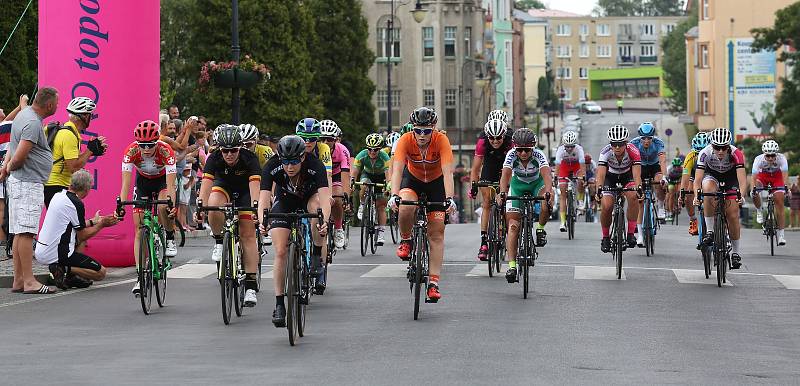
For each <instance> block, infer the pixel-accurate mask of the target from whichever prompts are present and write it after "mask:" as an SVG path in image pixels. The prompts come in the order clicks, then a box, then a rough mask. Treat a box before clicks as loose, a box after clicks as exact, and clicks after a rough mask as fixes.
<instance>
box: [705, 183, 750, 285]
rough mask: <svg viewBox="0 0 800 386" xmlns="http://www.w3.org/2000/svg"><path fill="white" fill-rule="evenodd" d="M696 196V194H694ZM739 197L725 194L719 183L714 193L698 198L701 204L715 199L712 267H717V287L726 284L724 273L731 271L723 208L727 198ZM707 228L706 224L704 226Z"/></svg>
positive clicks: (738, 194) (729, 193) (728, 239)
mask: <svg viewBox="0 0 800 386" xmlns="http://www.w3.org/2000/svg"><path fill="white" fill-rule="evenodd" d="M695 194H697V193H695ZM732 196H733V197H739V196H740V192H739V191H738V190H737V191H736V192H727V191H725V184H724V183H720V184H719V186H718V187H717V191H716V192H714V193H704V192H700V195H699V198H700V202H701V203H702V202H703V200H704V198H705V197H714V198H716V205H715V208H714V240H713V245H712V246H711V247H712V252H713V254H714V265H715V266H716V267H717V286H718V287H722V284H723V283H725V282H726V274H725V272H726V271H727V270H729V269H731V267H732V265H731V259H730V254H729V252H730V249H729V247H728V243H729V241H730V235H729V234H728V219H727V217H726V216H725V206H726V205H727V204H728V201H729V200H728V197H732ZM706 226H708V224H706Z"/></svg>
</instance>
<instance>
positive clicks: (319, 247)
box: [306, 193, 333, 262]
mask: <svg viewBox="0 0 800 386" xmlns="http://www.w3.org/2000/svg"><path fill="white" fill-rule="evenodd" d="M318 208H320V203H319V193H314V194H313V195H311V197H309V198H308V201H307V202H306V210H308V213H317V209H318ZM310 223H311V238H312V239H313V242H312V243H311V244H312V246H311V256H312V257H316V258H317V260H318V261H320V262H321V259H322V256H323V255H324V253H326V252H327V251H323V248H324V247H327V243H326V241H327V238H326V237H322V236H321V235H320V234H319V229H318V227H317V224H319V220H318V219H316V218H312V219H311V220H310ZM327 237H333V235H327Z"/></svg>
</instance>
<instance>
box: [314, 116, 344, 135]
mask: <svg viewBox="0 0 800 386" xmlns="http://www.w3.org/2000/svg"><path fill="white" fill-rule="evenodd" d="M319 128H320V136H322V137H333V138H339V137H340V136H341V135H342V130H341V129H340V128H339V125H337V124H336V122H334V121H332V120H330V119H323V120H321V121H320V122H319Z"/></svg>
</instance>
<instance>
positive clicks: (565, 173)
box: [558, 163, 581, 183]
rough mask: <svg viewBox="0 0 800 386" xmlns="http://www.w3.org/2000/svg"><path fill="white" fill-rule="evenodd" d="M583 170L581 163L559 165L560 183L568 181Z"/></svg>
mask: <svg viewBox="0 0 800 386" xmlns="http://www.w3.org/2000/svg"><path fill="white" fill-rule="evenodd" d="M580 170H581V164H579V163H576V164H563V163H562V164H561V165H559V166H558V182H559V183H566V182H567V178H568V177H569V176H570V175H572V176H573V177H575V176H577V175H578V172H579V171H580Z"/></svg>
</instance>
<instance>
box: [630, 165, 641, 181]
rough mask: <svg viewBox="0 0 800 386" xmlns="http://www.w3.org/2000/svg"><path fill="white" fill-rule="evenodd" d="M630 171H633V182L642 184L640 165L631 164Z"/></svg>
mask: <svg viewBox="0 0 800 386" xmlns="http://www.w3.org/2000/svg"><path fill="white" fill-rule="evenodd" d="M631 171H632V172H633V182H634V183H636V186H642V165H641V164H633V166H631Z"/></svg>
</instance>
